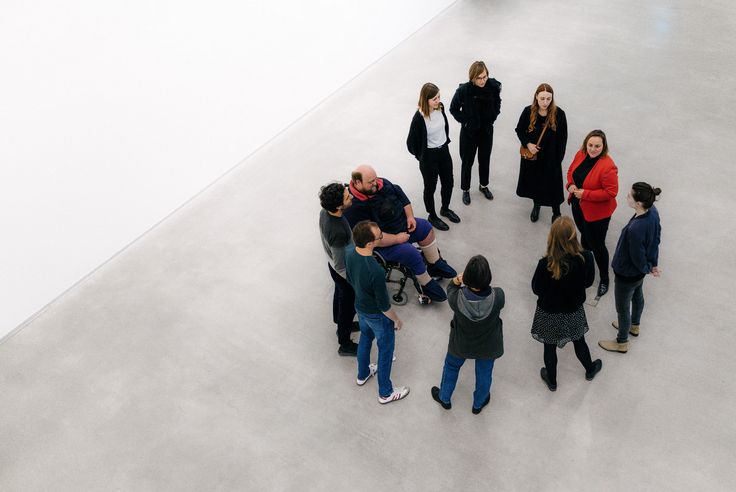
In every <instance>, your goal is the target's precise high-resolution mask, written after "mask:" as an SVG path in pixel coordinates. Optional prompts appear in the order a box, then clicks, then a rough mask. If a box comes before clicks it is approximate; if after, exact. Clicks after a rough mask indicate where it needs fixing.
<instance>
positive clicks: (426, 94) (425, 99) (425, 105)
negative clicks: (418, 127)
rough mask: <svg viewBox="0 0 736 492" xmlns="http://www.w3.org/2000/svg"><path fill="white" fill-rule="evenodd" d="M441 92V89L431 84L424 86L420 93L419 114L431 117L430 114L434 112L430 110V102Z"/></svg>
mask: <svg viewBox="0 0 736 492" xmlns="http://www.w3.org/2000/svg"><path fill="white" fill-rule="evenodd" d="M439 92H440V89H439V87H437V86H436V85H434V84H433V83H431V82H427V83H426V84H424V85H423V86H422V89H421V90H420V91H419V112H421V113H422V114H423V115H424V116H425V117H427V116H429V113H431V112H432V110H431V109H429V100H430V99H432V98H433V97H434V96H436V95H437V94H439Z"/></svg>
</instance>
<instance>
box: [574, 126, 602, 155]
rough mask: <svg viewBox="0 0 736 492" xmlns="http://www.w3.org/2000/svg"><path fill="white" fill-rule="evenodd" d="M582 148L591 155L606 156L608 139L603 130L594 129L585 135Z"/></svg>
mask: <svg viewBox="0 0 736 492" xmlns="http://www.w3.org/2000/svg"><path fill="white" fill-rule="evenodd" d="M580 150H582V151H583V152H586V153H587V154H588V155H589V156H590V157H606V156H607V155H608V140H606V134H605V133H603V130H593V131H592V132H590V133H588V134H587V135H586V136H585V140H583V146H582V147H580Z"/></svg>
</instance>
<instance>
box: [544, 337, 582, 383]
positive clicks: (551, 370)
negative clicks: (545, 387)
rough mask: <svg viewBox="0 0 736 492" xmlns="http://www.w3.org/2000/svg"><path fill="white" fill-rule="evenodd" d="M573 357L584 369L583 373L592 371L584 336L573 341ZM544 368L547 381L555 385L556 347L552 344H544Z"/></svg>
mask: <svg viewBox="0 0 736 492" xmlns="http://www.w3.org/2000/svg"><path fill="white" fill-rule="evenodd" d="M572 344H573V345H574V346H575V355H576V356H577V358H578V360H579V361H580V363H581V364H582V365H583V367H584V368H585V372H589V371H590V370H591V369H593V361H592V360H591V358H590V349H589V348H588V344H587V343H585V336H582V337H580V338H579V339H577V340H573V342H572ZM544 367H546V368H547V380H548V381H549V383H550V384H557V345H555V344H553V343H545V344H544Z"/></svg>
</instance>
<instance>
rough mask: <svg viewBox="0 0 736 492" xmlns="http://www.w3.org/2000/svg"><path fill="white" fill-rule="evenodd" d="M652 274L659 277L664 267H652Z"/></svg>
mask: <svg viewBox="0 0 736 492" xmlns="http://www.w3.org/2000/svg"><path fill="white" fill-rule="evenodd" d="M652 275H653V276H654V277H659V276H660V275H662V269H661V268H659V267H658V266H655V267H652Z"/></svg>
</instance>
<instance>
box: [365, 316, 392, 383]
mask: <svg viewBox="0 0 736 492" xmlns="http://www.w3.org/2000/svg"><path fill="white" fill-rule="evenodd" d="M358 323H360V341H359V342H358V379H360V380H365V379H367V378H368V377H369V375H370V368H369V367H368V365H369V364H370V361H371V348H373V340H375V341H376V347H377V348H378V363H377V366H378V371H377V373H376V376H377V379H378V396H382V397H386V396H389V395H390V394H391V393H393V391H394V387H393V384H391V364H392V360H393V357H394V341H395V334H394V322H393V321H391V320H390V319H388V318H387V317H386V315H384V314H383V313H379V314H367V313H361V312H360V311H358Z"/></svg>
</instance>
